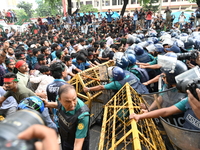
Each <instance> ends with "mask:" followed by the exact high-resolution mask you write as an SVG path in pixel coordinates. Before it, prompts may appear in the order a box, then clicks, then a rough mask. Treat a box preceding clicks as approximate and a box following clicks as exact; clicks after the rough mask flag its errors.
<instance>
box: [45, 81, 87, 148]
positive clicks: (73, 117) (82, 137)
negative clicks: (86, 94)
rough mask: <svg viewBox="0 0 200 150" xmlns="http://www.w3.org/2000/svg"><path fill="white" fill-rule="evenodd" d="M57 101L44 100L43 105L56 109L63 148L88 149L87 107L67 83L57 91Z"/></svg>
mask: <svg viewBox="0 0 200 150" xmlns="http://www.w3.org/2000/svg"><path fill="white" fill-rule="evenodd" d="M58 96H59V98H58V102H48V101H46V100H44V103H45V106H46V107H49V108H57V109H58V118H59V124H58V125H59V127H60V128H59V133H60V137H61V145H62V149H63V150H75V149H76V150H88V149H89V130H88V128H89V119H90V116H89V108H88V107H87V105H85V104H84V102H83V101H81V100H80V99H78V98H77V94H76V91H75V89H74V87H73V86H71V85H69V84H65V85H62V86H61V87H60V89H59V91H58Z"/></svg>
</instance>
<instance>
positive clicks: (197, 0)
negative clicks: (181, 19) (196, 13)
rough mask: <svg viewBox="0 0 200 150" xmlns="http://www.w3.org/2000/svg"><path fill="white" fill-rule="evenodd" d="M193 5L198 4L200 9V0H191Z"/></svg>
mask: <svg viewBox="0 0 200 150" xmlns="http://www.w3.org/2000/svg"><path fill="white" fill-rule="evenodd" d="M190 2H191V3H196V4H197V6H198V7H200V0H190Z"/></svg>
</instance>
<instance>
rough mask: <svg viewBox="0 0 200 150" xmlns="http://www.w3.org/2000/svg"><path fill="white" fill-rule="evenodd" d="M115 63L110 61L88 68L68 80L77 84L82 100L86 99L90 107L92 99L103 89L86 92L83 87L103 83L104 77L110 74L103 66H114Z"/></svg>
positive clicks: (77, 90) (72, 83) (78, 93)
mask: <svg viewBox="0 0 200 150" xmlns="http://www.w3.org/2000/svg"><path fill="white" fill-rule="evenodd" d="M113 64H114V63H113V62H111V61H108V62H106V63H103V64H100V65H97V66H95V67H92V68H89V69H86V70H84V71H82V72H79V73H78V74H76V75H75V77H73V78H72V79H71V80H70V81H69V82H68V83H69V84H71V85H74V86H75V88H76V92H77V95H78V97H79V98H81V99H82V100H85V103H86V104H87V105H88V107H89V108H91V101H92V100H93V99H95V98H97V97H98V96H99V95H100V94H102V91H90V92H87V93H84V91H83V87H93V86H97V85H101V81H102V78H104V76H105V77H106V76H108V74H107V71H106V72H103V71H102V70H101V68H105V67H106V68H108V67H110V66H113Z"/></svg>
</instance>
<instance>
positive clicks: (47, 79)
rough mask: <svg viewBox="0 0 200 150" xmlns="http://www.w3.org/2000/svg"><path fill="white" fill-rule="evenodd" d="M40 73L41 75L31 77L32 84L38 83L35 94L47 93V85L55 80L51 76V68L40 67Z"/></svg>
mask: <svg viewBox="0 0 200 150" xmlns="http://www.w3.org/2000/svg"><path fill="white" fill-rule="evenodd" d="M38 70H39V71H40V74H39V75H31V76H30V82H31V83H38V84H39V85H38V87H37V89H36V90H35V93H42V92H45V93H46V88H47V85H48V84H50V83H52V82H53V81H54V78H53V77H52V76H50V68H49V67H48V66H44V65H43V66H40V68H39V69H38Z"/></svg>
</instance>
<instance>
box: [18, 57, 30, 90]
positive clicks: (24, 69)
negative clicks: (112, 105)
mask: <svg viewBox="0 0 200 150" xmlns="http://www.w3.org/2000/svg"><path fill="white" fill-rule="evenodd" d="M15 68H17V70H18V72H17V74H16V75H17V79H18V80H19V82H18V84H20V85H23V86H25V87H26V86H27V84H28V80H29V74H28V71H29V68H28V64H27V63H26V62H25V61H23V60H19V61H18V62H17V63H16V64H15Z"/></svg>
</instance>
